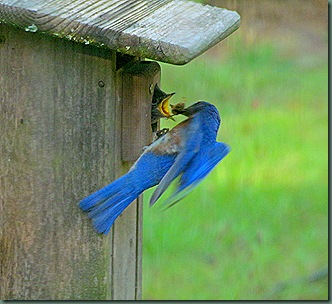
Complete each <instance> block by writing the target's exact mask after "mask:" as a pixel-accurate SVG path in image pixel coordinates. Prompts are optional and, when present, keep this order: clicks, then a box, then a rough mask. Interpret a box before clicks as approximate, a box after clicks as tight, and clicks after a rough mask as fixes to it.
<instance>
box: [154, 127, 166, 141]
mask: <svg viewBox="0 0 332 304" xmlns="http://www.w3.org/2000/svg"><path fill="white" fill-rule="evenodd" d="M168 131H169V128H163V129H161V130H158V131H156V133H155V134H154V137H155V138H154V141H156V140H157V139H159V138H160V137H162V136H164V135H165V134H166V133H167V132H168Z"/></svg>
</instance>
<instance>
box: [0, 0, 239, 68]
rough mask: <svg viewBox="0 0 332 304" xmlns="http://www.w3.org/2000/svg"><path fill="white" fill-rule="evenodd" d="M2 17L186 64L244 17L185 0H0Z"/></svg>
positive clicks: (30, 28)
mask: <svg viewBox="0 0 332 304" xmlns="http://www.w3.org/2000/svg"><path fill="white" fill-rule="evenodd" d="M0 21H1V22H4V23H9V24H11V25H15V26H18V27H20V28H23V29H25V30H26V31H30V32H42V33H46V34H49V35H52V36H58V37H60V38H65V39H69V40H73V41H77V42H81V43H84V44H95V45H98V46H102V47H107V48H110V49H112V50H116V51H118V52H121V53H125V54H129V55H133V56H139V57H146V58H150V59H154V60H159V61H162V62H168V63H171V64H185V63H187V62H189V61H190V60H192V59H193V58H195V57H197V56H198V55H200V54H201V53H203V52H204V51H206V50H207V49H209V48H210V47H212V46H213V45H215V44H216V43H218V42H220V41H221V40H223V39H225V38H226V37H227V36H228V35H230V34H231V33H232V32H234V31H235V30H236V29H237V28H238V27H239V24H240V16H239V15H238V14H237V13H236V12H234V11H230V10H226V9H223V8H217V7H213V6H210V5H203V4H200V3H195V2H192V1H184V0H153V1H151V0H150V1H147V0H136V1H133V0H93V1H90V0H84V1H82V0H74V1H73V0H35V1H17V0H16V1H15V0H0Z"/></svg>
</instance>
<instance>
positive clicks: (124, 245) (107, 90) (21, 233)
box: [0, 25, 159, 300]
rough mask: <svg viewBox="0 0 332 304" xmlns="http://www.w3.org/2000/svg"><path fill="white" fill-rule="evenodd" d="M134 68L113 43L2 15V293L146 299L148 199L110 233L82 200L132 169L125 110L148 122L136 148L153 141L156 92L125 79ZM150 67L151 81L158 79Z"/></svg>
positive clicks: (6, 296)
mask: <svg viewBox="0 0 332 304" xmlns="http://www.w3.org/2000/svg"><path fill="white" fill-rule="evenodd" d="M137 64H138V65H140V63H137ZM143 66H144V63H143ZM147 66H148V65H147ZM128 70H129V71H130V69H129V68H128V67H126V68H123V69H121V70H119V71H118V72H117V71H116V54H115V52H113V51H110V50H105V49H101V48H96V47H91V46H85V45H82V44H78V43H74V42H69V41H64V40H61V39H56V38H51V37H48V36H44V35H39V34H31V33H26V32H24V31H22V30H19V29H16V28H13V27H10V26H5V25H0V278H1V283H0V298H1V299H4V300H13V299H16V300H78V299H82V300H83V299H84V300H104V299H139V297H140V288H141V286H140V283H141V280H140V277H141V269H140V267H141V266H140V265H141V262H140V254H141V249H140V248H141V224H140V220H141V219H140V217H141V207H140V205H139V204H138V203H137V202H136V203H133V204H132V206H130V207H129V208H128V210H126V211H125V212H124V213H123V216H121V218H120V219H118V220H117V221H116V223H115V225H114V227H113V229H112V231H111V233H110V234H109V235H108V236H101V235H98V234H97V233H96V232H95V231H94V230H93V228H92V225H91V222H90V221H89V220H88V218H87V217H86V215H85V214H83V213H82V212H81V211H80V210H79V208H78V207H77V203H78V201H79V200H80V199H82V198H83V197H84V196H86V195H88V194H90V193H91V192H93V191H95V190H97V189H99V188H101V187H103V186H104V185H106V184H108V183H110V182H111V181H112V180H114V179H115V178H116V177H118V176H120V175H121V174H122V173H124V171H125V170H126V169H127V167H128V163H123V162H122V160H121V147H122V145H121V141H122V136H124V134H123V133H122V131H121V130H122V125H121V124H122V123H124V122H123V117H127V115H128V114H126V113H129V117H130V116H131V115H132V114H133V112H127V111H131V110H133V109H135V112H134V113H135V115H139V117H138V118H137V117H133V119H134V121H135V122H136V121H137V120H138V121H140V122H141V123H142V124H141V125H140V128H141V129H140V130H141V131H140V132H139V133H137V134H138V137H137V138H136V140H135V142H134V143H133V145H134V147H135V149H136V148H137V147H138V146H139V145H140V144H141V143H142V144H143V143H145V144H148V139H147V137H148V136H147V134H148V133H147V131H146V130H144V128H146V127H147V126H146V125H144V126H143V124H144V122H145V120H144V119H145V118H146V116H145V115H147V113H146V112H147V111H148V108H147V106H146V102H147V103H148V102H149V101H148V100H145V99H146V98H148V97H149V98H150V95H149V94H150V93H148V92H149V91H148V90H146V88H142V89H138V86H136V85H135V84H134V85H133V86H132V87H131V86H124V84H125V83H126V81H127V80H128V79H130V78H135V77H136V76H131V75H133V74H132V73H131V72H128V73H127V72H126V71H128ZM142 71H143V72H142V73H141V75H142V76H140V79H145V80H144V81H143V82H144V83H146V84H148V83H149V84H150V82H154V81H157V80H158V77H159V76H158V75H159V74H158V73H159V71H158V70H156V74H153V73H152V74H151V73H150V72H149V73H146V72H144V69H143V70H142ZM144 75H145V76H144ZM156 75H157V76H156ZM135 79H136V78H135ZM135 81H136V80H135ZM135 81H134V82H135ZM136 83H137V81H136ZM120 84H122V86H121V87H119V85H120ZM139 86H140V85H139ZM124 96H132V99H131V100H129V99H128V101H129V102H130V104H129V105H127V104H125V101H124V100H123V98H124ZM136 97H137V99H135V98H136ZM151 97H152V95H151ZM135 100H138V101H139V102H138V103H135ZM126 102H127V100H126ZM132 103H135V107H134V108H133V107H131V106H130V105H131V104H132ZM137 106H138V107H139V108H142V112H140V110H139V109H138V108H137ZM137 109H138V110H137ZM140 113H141V115H142V116H140ZM143 115H144V119H143V118H142V117H143ZM147 120H148V121H149V117H148V118H147ZM131 126H134V124H131ZM130 128H131V127H129V129H130ZM135 128H137V124H136V123H135ZM138 143H139V144H138ZM125 145H128V142H127V143H126V144H125ZM133 151H135V152H134V154H135V155H136V153H137V151H136V150H133ZM130 161H132V159H130Z"/></svg>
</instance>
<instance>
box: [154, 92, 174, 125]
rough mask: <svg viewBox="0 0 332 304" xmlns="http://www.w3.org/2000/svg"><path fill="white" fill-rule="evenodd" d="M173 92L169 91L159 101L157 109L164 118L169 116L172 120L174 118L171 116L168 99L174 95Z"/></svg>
mask: <svg viewBox="0 0 332 304" xmlns="http://www.w3.org/2000/svg"><path fill="white" fill-rule="evenodd" d="M174 94H175V93H171V94H168V95H167V96H166V97H165V98H164V99H163V100H162V101H161V103H160V104H159V105H158V110H159V112H160V113H161V114H162V115H164V116H165V117H166V118H170V119H172V120H174V118H173V117H172V116H173V115H172V114H171V111H170V104H169V100H170V99H171V97H172V96H173V95H174Z"/></svg>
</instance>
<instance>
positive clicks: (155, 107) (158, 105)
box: [151, 84, 175, 132]
mask: <svg viewBox="0 0 332 304" xmlns="http://www.w3.org/2000/svg"><path fill="white" fill-rule="evenodd" d="M174 94H175V93H170V94H167V93H165V92H163V91H162V90H161V89H160V88H159V87H158V85H157V84H155V87H154V91H153V96H152V107H151V128H152V132H156V131H157V123H158V120H159V119H160V118H171V119H172V114H171V113H170V112H169V110H168V109H169V100H170V98H171V97H172V96H173V95H174Z"/></svg>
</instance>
